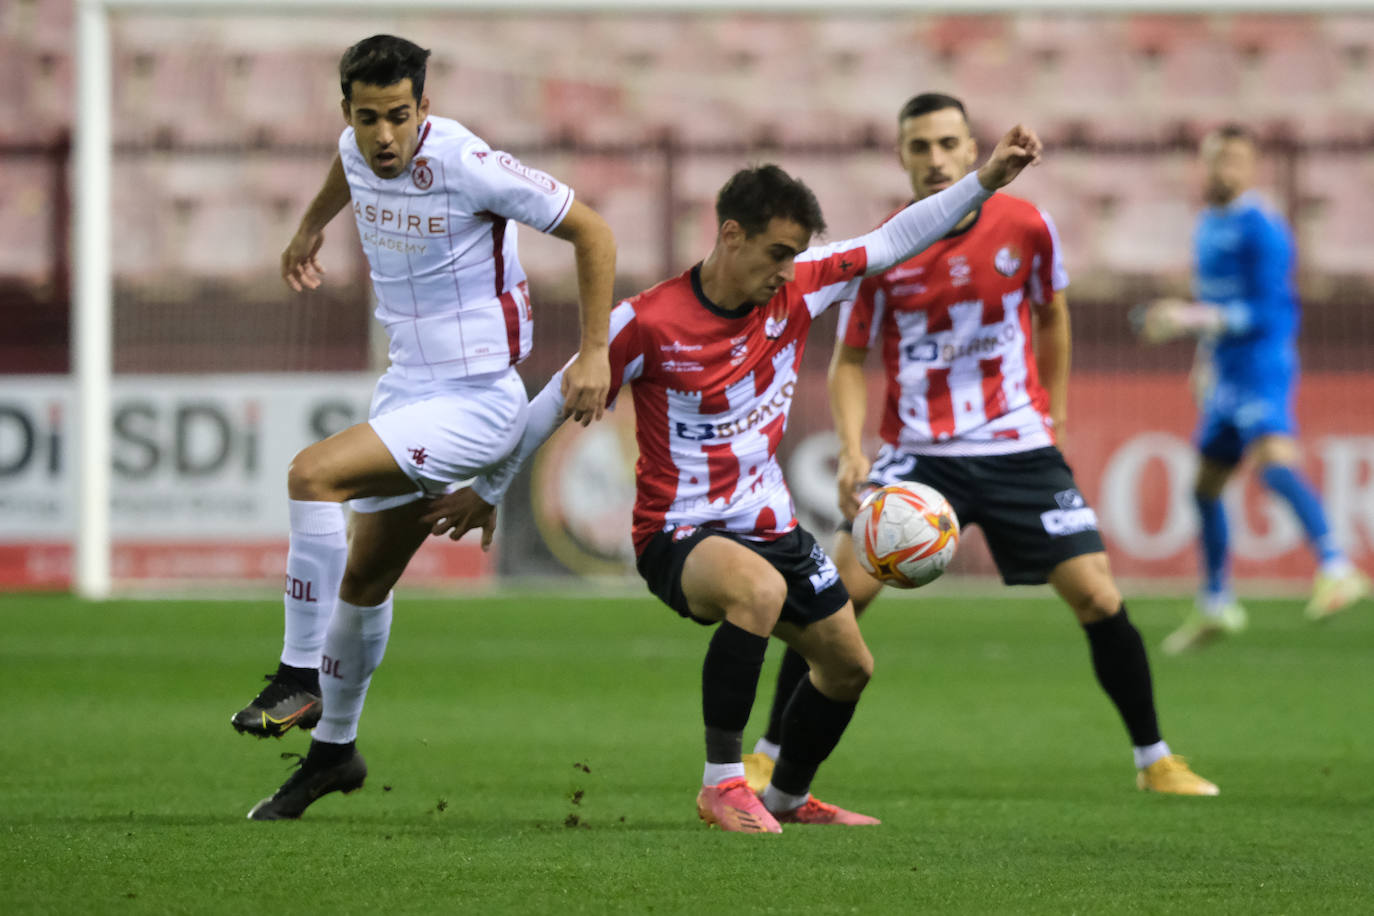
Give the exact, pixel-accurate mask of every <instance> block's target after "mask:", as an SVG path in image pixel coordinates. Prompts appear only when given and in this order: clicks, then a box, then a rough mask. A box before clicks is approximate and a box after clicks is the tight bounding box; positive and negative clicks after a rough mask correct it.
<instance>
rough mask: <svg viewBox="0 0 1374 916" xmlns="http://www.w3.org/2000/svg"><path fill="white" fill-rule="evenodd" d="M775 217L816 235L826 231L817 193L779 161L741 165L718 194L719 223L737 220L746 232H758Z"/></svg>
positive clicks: (754, 233)
mask: <svg viewBox="0 0 1374 916" xmlns="http://www.w3.org/2000/svg"><path fill="white" fill-rule="evenodd" d="M775 217H782V218H783V219H790V220H792V221H793V222H794V223H796V224H797V225H799V226H801V227H802V228H803V229H805V230H806V231H807V232H809V233H811V234H812V235H816V234H818V233H821V232H824V231H825V217H823V216H822V215H821V205H820V204H819V203H818V202H817V201H816V195H815V194H813V193H812V191H811V189H810V188H808V187H807V186H806V185H804V184H803V183H802V182H801V180H800V179H797V178H793V177H792V176H791V175H789V174H787V173H786V172H784V171H783V170H782V169H780V168H778V167H777V166H776V165H757V166H753V167H752V168H747V169H741V170H739V171H738V172H736V173H735V174H734V175H732V176H730V180H729V181H727V182H725V186H724V187H723V188H721V189H720V193H719V194H717V195H716V224H717V225H723V224H724V223H725V221H726V220H730V219H732V220H734V221H735V222H737V223H739V224H740V226H741V227H742V228H743V229H744V233H745V235H749V236H753V235H758V234H759V233H760V232H762V231H764V230H765V229H767V228H768V224H769V223H770V222H772V220H773V219H774V218H775Z"/></svg>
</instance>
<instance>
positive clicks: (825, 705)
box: [773, 677, 859, 795]
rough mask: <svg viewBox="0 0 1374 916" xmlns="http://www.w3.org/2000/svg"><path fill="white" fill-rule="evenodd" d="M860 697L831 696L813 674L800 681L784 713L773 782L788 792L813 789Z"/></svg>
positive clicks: (799, 792)
mask: <svg viewBox="0 0 1374 916" xmlns="http://www.w3.org/2000/svg"><path fill="white" fill-rule="evenodd" d="M858 705H859V704H858V701H857V700H852V701H848V702H842V701H840V700H832V699H830V698H829V697H827V696H826V695H825V694H823V693H821V692H820V691H819V690H817V689H816V685H815V684H813V683H811V678H809V677H804V678H802V680H801V683H800V684H798V685H797V689H796V692H794V693H793V694H792V700H791V702H789V703H788V704H787V711H786V712H785V713H784V714H783V732H782V734H783V738H782V751H781V752H780V753H779V754H778V765H777V767H775V768H774V770H773V785H774V786H776V787H777V788H778V789H780V790H781V791H783V792H786V793H787V794H788V795H805V794H806V793H807V792H809V791H810V790H811V780H812V779H814V778H815V776H816V770H818V769H819V768H820V765H821V764H822V763H824V762H825V758H827V757H829V756H830V752H831V751H833V750H834V749H835V745H837V744H839V743H840V736H841V735H843V734H844V730H845V728H846V727H847V726H848V725H849V720H850V719H852V718H853V717H854V708H855V707H856V706H858Z"/></svg>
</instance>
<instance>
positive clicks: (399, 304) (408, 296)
mask: <svg viewBox="0 0 1374 916" xmlns="http://www.w3.org/2000/svg"><path fill="white" fill-rule="evenodd" d="M339 156H340V159H341V160H342V161H343V166H344V173H345V175H346V176H347V178H348V187H349V191H350V193H351V194H352V197H353V215H354V218H355V219H356V220H357V223H358V235H359V237H360V238H361V240H362V244H363V251H364V252H365V253H366V254H367V259H368V263H369V264H370V265H371V268H372V285H373V288H374V289H375V290H376V293H377V311H376V315H377V320H378V321H380V322H381V323H382V325H383V326H384V327H385V328H386V331H387V334H388V336H389V337H390V338H391V346H390V353H389V355H390V358H391V365H392V371H393V372H396V373H398V374H400V375H402V376H404V377H406V378H415V379H442V378H463V377H466V376H469V375H478V374H481V373H487V372H495V371H498V370H500V369H504V368H506V367H507V366H510V365H513V364H515V363H518V362H520V361H521V360H523V359H524V358H525V357H526V356H527V355H529V351H530V345H531V342H532V340H533V324H532V320H531V312H530V301H529V287H528V286H527V284H526V282H525V272H524V270H523V269H522V268H521V267H520V260H519V258H518V256H517V250H516V241H515V226H514V225H513V224H512V223H511V221H512V220H514V221H516V222H521V223H525V224H526V225H528V226H532V227H534V228H535V229H538V230H539V231H541V232H549V231H551V230H552V229H554V228H555V227H556V226H557V225H558V224H559V223H560V222H562V220H563V217H564V216H566V215H567V212H568V209H569V208H570V207H571V206H572V201H573V192H572V189H570V188H568V187H567V186H566V185H564V184H562V183H560V182H559V181H557V180H555V179H554V178H551V177H550V176H548V175H546V174H544V173H543V172H540V171H537V170H535V169H532V168H530V167H528V166H526V165H523V164H522V163H521V162H520V161H519V160H518V159H516V158H515V157H514V156H512V155H510V154H509V153H504V152H501V151H500V150H493V149H492V148H491V147H490V146H488V145H487V144H486V142H484V141H483V140H482V139H481V138H479V137H477V136H476V135H474V134H473V133H472V132H471V131H469V130H468V129H467V128H466V127H464V126H463V125H461V124H459V123H458V122H457V121H451V120H448V119H447V118H435V117H431V118H428V119H427V120H426V121H425V123H424V124H423V125H422V126H421V128H420V145H419V147H418V148H417V149H416V151H415V157H414V158H413V159H412V160H411V163H410V166H409V168H407V169H406V170H405V172H403V173H402V174H400V175H398V176H396V177H395V178H381V177H379V176H378V175H377V174H376V173H375V172H373V171H372V169H371V168H369V167H368V165H367V162H366V160H364V158H363V156H362V154H361V153H360V152H359V151H358V144H357V140H356V138H355V136H354V132H353V128H351V127H349V128H346V129H345V130H344V132H343V134H342V135H340V137H339Z"/></svg>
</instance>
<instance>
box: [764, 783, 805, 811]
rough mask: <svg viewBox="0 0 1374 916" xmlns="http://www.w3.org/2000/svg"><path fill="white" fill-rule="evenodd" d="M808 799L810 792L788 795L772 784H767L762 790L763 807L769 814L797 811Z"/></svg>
mask: <svg viewBox="0 0 1374 916" xmlns="http://www.w3.org/2000/svg"><path fill="white" fill-rule="evenodd" d="M810 797H811V793H810V792H804V793H802V794H801V795H788V794H787V793H786V792H784V791H782V790H781V789H779V788H777V787H776V786H774V785H773V784H772V783H769V784H768V788H766V789H764V790H763V806H764V807H765V808H767V809H768V811H769V813H771V814H783V813H785V812H787V811H795V810H797V809H798V808H800V807H801V806H802V805H804V804H806V800H807V799H808V798H810Z"/></svg>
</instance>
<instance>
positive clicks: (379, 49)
mask: <svg viewBox="0 0 1374 916" xmlns="http://www.w3.org/2000/svg"><path fill="white" fill-rule="evenodd" d="M427 60H429V52H428V51H426V50H425V49H424V48H422V47H420V46H419V45H417V44H415V43H414V42H410V41H406V40H405V39H404V38H397V37H396V36H395V35H373V36H372V37H371V38H364V39H363V40H362V41H360V42H358V43H357V44H356V45H354V46H353V47H351V48H349V49H348V50H347V51H345V52H344V53H343V57H341V58H339V86H340V88H342V89H343V97H344V100H345V101H349V102H351V101H353V84H354V83H355V82H356V83H362V84H363V85H365V86H394V85H396V84H397V83H399V82H400V81H401V80H403V79H409V80H410V88H411V89H412V90H414V92H415V101H416V103H417V104H418V103H419V101H420V99H421V97H422V96H424V94H425V61H427Z"/></svg>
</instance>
